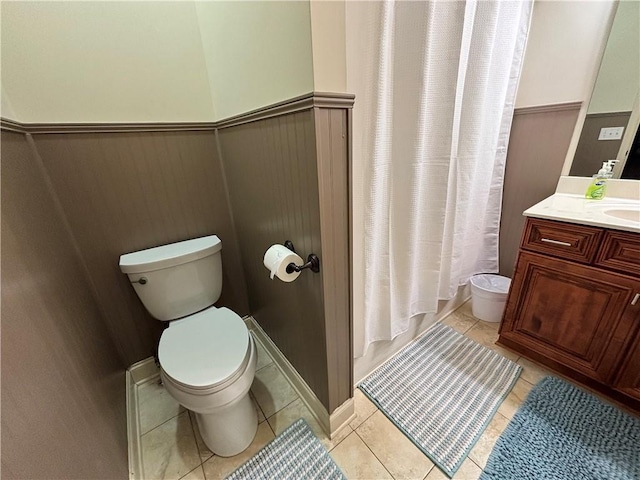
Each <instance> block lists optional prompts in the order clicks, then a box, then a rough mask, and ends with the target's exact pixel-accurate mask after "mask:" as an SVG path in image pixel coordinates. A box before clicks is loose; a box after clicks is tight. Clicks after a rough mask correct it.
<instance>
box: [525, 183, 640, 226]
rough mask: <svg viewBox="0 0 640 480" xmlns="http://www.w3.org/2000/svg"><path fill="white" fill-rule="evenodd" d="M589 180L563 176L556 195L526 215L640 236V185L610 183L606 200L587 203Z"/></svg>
mask: <svg viewBox="0 0 640 480" xmlns="http://www.w3.org/2000/svg"><path fill="white" fill-rule="evenodd" d="M590 181H591V179H590V178H584V179H582V178H580V179H578V177H561V179H560V182H559V183H558V188H557V191H556V193H555V194H553V195H551V196H550V197H548V198H546V199H544V200H542V201H541V202H539V203H537V204H535V205H534V206H533V207H531V208H529V209H527V210H525V212H524V215H525V216H527V217H535V218H543V219H547V220H558V221H561V222H569V223H578V224H581V225H592V226H595V227H602V228H611V229H615V230H624V231H627V232H636V233H640V182H637V181H634V182H636V183H629V182H631V181H629V180H617V181H616V180H609V182H610V185H608V187H607V193H608V194H607V196H605V198H603V199H602V200H587V199H586V198H584V192H585V191H586V189H587V187H588V185H589V182H590ZM583 187H584V188H583ZM578 191H580V192H581V193H577V192H578ZM609 193H614V194H619V195H620V196H619V197H616V196H610V195H609Z"/></svg>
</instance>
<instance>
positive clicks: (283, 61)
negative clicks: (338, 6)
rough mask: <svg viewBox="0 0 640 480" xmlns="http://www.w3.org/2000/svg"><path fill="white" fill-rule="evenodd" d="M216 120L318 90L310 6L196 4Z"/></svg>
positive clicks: (255, 3)
mask: <svg viewBox="0 0 640 480" xmlns="http://www.w3.org/2000/svg"><path fill="white" fill-rule="evenodd" d="M196 10H197V13H198V22H199V25H200V33H201V35H202V45H203V47H204V54H205V61H206V68H207V71H208V74H209V80H210V82H211V96H212V98H213V104H214V106H215V113H216V120H220V119H223V118H227V117H230V116H233V115H237V114H240V113H245V112H247V111H250V110H254V109H256V108H260V107H262V106H265V105H269V104H271V103H275V102H278V101H282V100H286V99H289V98H291V97H295V96H297V95H302V94H304V93H309V92H311V91H313V64H312V52H311V19H310V12H309V2H308V1H298V2H267V1H257V2H241V1H236V2H197V3H196Z"/></svg>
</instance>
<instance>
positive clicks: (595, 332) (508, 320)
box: [500, 251, 640, 384]
mask: <svg viewBox="0 0 640 480" xmlns="http://www.w3.org/2000/svg"><path fill="white" fill-rule="evenodd" d="M639 291H640V282H639V281H638V280H636V279H634V278H631V277H627V276H624V275H618V274H616V273H609V272H603V271H602V270H599V269H595V268H592V267H588V266H583V265H578V264H575V263H570V262H567V261H564V260H559V259H553V258H549V257H546V256H543V255H539V254H535V253H529V252H524V251H521V252H520V256H519V259H518V264H517V267H516V272H515V275H514V278H513V285H512V287H511V291H510V293H509V298H508V301H507V307H506V310H505V316H504V319H503V323H502V326H501V329H500V336H501V338H505V339H507V340H508V341H510V342H513V343H516V344H519V345H522V346H523V347H525V348H528V349H531V350H534V351H536V352H538V353H540V354H541V355H544V356H545V357H546V358H548V359H550V360H553V361H555V362H559V363H561V364H563V365H565V366H567V367H569V368H572V369H573V370H576V371H578V372H580V373H582V374H584V375H587V376H589V377H590V378H593V379H595V380H598V381H600V382H603V383H609V384H611V383H612V382H613V380H614V379H613V377H614V376H615V367H616V365H617V364H618V363H619V362H620V361H621V352H623V351H624V350H626V347H627V346H628V343H629V341H630V335H631V334H633V333H634V332H635V330H636V326H637V324H636V322H635V321H634V320H635V318H634V317H635V315H634V309H629V308H627V307H628V306H629V304H630V303H631V301H632V299H633V297H634V295H635V293H637V292H639Z"/></svg>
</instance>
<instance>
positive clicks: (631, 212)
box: [604, 208, 640, 223]
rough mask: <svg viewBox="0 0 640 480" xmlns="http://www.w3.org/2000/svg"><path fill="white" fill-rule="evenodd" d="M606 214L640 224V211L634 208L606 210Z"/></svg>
mask: <svg viewBox="0 0 640 480" xmlns="http://www.w3.org/2000/svg"><path fill="white" fill-rule="evenodd" d="M604 213H605V215H609V216H610V217H616V218H621V219H622V220H629V221H631V222H638V223H640V210H637V209H634V208H614V209H611V210H605V211H604Z"/></svg>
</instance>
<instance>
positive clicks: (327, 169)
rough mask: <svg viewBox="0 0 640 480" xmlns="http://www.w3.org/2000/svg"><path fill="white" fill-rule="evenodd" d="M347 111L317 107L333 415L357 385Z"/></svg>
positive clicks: (321, 216) (318, 157)
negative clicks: (353, 336) (353, 318)
mask: <svg viewBox="0 0 640 480" xmlns="http://www.w3.org/2000/svg"><path fill="white" fill-rule="evenodd" d="M349 113H350V110H346V109H328V108H315V109H314V114H315V116H314V123H315V129H316V145H317V162H318V184H319V194H320V231H321V232H322V235H321V238H322V249H323V253H324V255H323V260H324V261H323V265H324V277H323V278H324V280H325V281H324V285H323V293H324V308H325V332H326V333H325V335H326V338H327V362H328V366H327V369H328V374H329V379H328V382H329V411H333V410H334V409H335V408H337V407H339V406H340V405H341V404H342V403H343V402H344V401H345V400H347V399H348V398H349V397H351V395H352V393H351V390H352V388H353V387H352V386H353V365H352V358H353V352H352V341H351V337H352V335H351V332H352V325H351V324H350V321H351V315H350V311H351V304H350V294H349V292H350V289H351V283H350V277H349V275H350V273H349V272H350V270H351V260H350V258H349V244H350V235H349V144H348V140H349V133H348V129H349V118H348V117H349Z"/></svg>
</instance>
